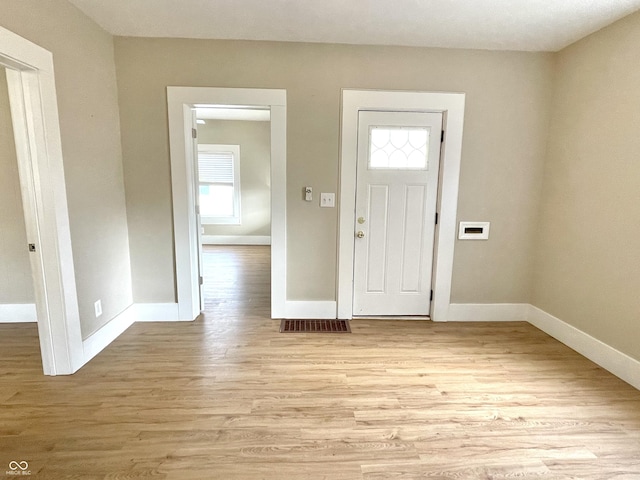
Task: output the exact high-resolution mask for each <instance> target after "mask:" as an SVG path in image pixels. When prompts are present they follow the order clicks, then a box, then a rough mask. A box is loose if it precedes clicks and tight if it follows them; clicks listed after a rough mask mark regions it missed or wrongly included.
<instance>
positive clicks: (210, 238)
mask: <svg viewBox="0 0 640 480" xmlns="http://www.w3.org/2000/svg"><path fill="white" fill-rule="evenodd" d="M202 244H203V245H271V237H270V236H269V235H202Z"/></svg>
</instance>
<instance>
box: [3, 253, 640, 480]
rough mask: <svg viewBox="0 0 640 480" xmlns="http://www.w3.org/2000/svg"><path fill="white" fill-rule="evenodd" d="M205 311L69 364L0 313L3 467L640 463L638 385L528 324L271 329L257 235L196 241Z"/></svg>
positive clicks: (393, 470)
mask: <svg viewBox="0 0 640 480" xmlns="http://www.w3.org/2000/svg"><path fill="white" fill-rule="evenodd" d="M205 263H206V270H205V275H206V281H205V285H206V289H205V291H206V295H207V298H206V302H205V305H206V311H205V314H204V315H203V316H201V317H200V318H198V319H197V320H196V321H195V322H192V323H140V324H135V325H134V326H132V327H131V328H130V329H129V330H127V332H125V333H124V334H123V335H122V336H121V337H120V338H119V339H118V340H116V342H115V343H113V344H112V345H111V346H109V347H108V348H107V349H106V350H105V351H104V352H102V353H101V354H100V355H98V356H97V357H96V358H95V359H94V360H93V361H92V362H90V363H89V364H88V365H87V366H85V367H84V368H83V369H82V370H80V371H79V372H78V373H76V374H75V375H73V376H68V377H53V378H52V377H45V376H43V375H42V370H41V365H40V357H39V351H38V339H37V332H36V327H35V325H33V324H22V325H17V324H13V325H0V336H1V338H2V348H1V349H0V404H1V406H2V407H1V408H0V476H1V475H2V473H3V472H4V471H5V470H7V471H8V470H9V469H8V465H9V463H10V462H20V461H27V462H28V465H29V469H30V471H31V473H32V478H34V479H43V478H46V479H64V478H78V479H83V480H89V479H120V478H147V477H149V478H158V479H176V480H177V479H180V480H185V479H243V480H244V479H247V480H248V479H279V480H280V479H291V480H294V479H295V480H297V479H332V480H336V479H349V480H351V479H366V480H373V479H392V478H402V479H414V478H435V479H503V478H505V479H506V478H535V479H554V480H561V479H562V480H564V479H602V480H612V479H629V480H630V479H639V478H640V392H639V391H637V390H635V389H634V388H632V387H631V386H629V385H627V384H626V383H624V382H623V381H621V380H619V379H618V378H616V377H614V376H613V375H611V374H609V373H608V372H606V371H604V370H603V369H601V368H599V367H597V366H596V365H594V364H593V363H591V362H590V361H588V360H586V359H585V358H583V357H581V356H580V355H578V354H576V353H575V352H573V351H572V350H570V349H569V348H567V347H565V346H563V345H562V344H560V343H558V342H557V341H555V340H553V339H552V338H550V337H549V336H547V335H546V334H544V333H542V332H540V331H539V330H537V329H535V328H534V327H532V326H530V325H528V324H526V323H515V322H514V323H499V324H488V323H466V324H462V323H449V324H447V323H445V324H434V323H431V322H420V321H380V320H376V321H373V320H372V321H366V320H357V321H353V322H352V330H353V333H352V334H280V333H278V326H279V322H277V321H275V320H270V319H269V248H268V247H208V248H207V251H206V252H205Z"/></svg>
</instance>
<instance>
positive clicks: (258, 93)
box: [167, 86, 287, 320]
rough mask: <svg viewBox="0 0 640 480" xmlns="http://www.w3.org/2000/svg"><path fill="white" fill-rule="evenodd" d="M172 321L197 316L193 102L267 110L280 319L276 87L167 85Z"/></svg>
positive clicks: (282, 276)
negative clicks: (175, 315)
mask: <svg viewBox="0 0 640 480" xmlns="http://www.w3.org/2000/svg"><path fill="white" fill-rule="evenodd" d="M167 103H168V105H167V107H168V114H169V143H170V154H171V187H172V198H173V235H174V249H175V250H174V252H175V265H176V287H177V288H176V290H177V300H178V319H179V320H193V319H195V318H196V317H197V316H198V315H199V314H200V278H199V267H198V251H199V245H198V238H197V228H198V227H197V219H196V214H195V193H194V188H195V187H194V185H195V183H194V168H193V158H194V151H193V149H194V142H193V138H192V135H191V121H192V112H191V111H192V108H193V107H194V106H195V105H196V104H208V105H225V106H229V107H231V108H233V107H268V108H269V109H270V110H271V317H272V318H285V316H286V292H287V255H286V248H287V230H286V220H287V214H286V212H287V203H286V200H287V175H286V172H287V162H286V158H287V155H286V152H287V134H286V130H287V113H286V110H287V92H286V90H280V89H254V88H217V87H173V86H170V87H167Z"/></svg>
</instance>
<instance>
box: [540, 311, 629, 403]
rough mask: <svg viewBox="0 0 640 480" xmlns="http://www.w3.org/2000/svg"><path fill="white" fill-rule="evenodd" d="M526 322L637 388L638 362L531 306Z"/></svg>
mask: <svg viewBox="0 0 640 480" xmlns="http://www.w3.org/2000/svg"><path fill="white" fill-rule="evenodd" d="M529 323H530V324H531V325H533V326H535V327H537V328H539V329H540V330H542V331H543V332H545V333H546V334H548V335H551V336H552V337H553V338H555V339H556V340H558V341H560V342H562V343H564V344H565V345H566V346H568V347H570V348H572V349H573V350H575V351H576V352H578V353H579V354H580V355H583V356H585V357H587V358H588V359H589V360H591V361H592V362H594V363H596V364H598V365H599V366H601V367H602V368H604V369H605V370H608V371H609V372H611V373H613V374H614V375H615V376H616V377H618V378H621V379H622V380H624V381H625V382H627V383H629V384H630V385H632V386H633V387H635V388H637V389H638V390H640V361H638V360H636V359H635V358H632V357H630V356H628V355H627V354H625V353H622V352H621V351H619V350H616V349H615V348H613V347H611V346H609V345H607V344H606V343H604V342H602V341H600V340H598V339H597V338H594V337H592V336H591V335H589V334H588V333H585V332H583V331H582V330H579V329H577V328H576V327H574V326H572V325H569V324H568V323H566V322H563V321H562V320H560V319H559V318H556V317H554V316H553V315H550V314H548V313H547V312H545V311H544V310H541V309H539V308H538V307H534V306H533V305H530V306H529Z"/></svg>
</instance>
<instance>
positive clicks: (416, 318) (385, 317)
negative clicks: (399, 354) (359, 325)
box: [352, 315, 431, 321]
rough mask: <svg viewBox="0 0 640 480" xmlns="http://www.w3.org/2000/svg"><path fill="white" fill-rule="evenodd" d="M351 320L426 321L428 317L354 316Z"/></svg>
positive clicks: (429, 318) (429, 319)
mask: <svg viewBox="0 0 640 480" xmlns="http://www.w3.org/2000/svg"><path fill="white" fill-rule="evenodd" d="M352 320H428V321H431V317H430V316H429V315H354V316H353V318H352Z"/></svg>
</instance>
